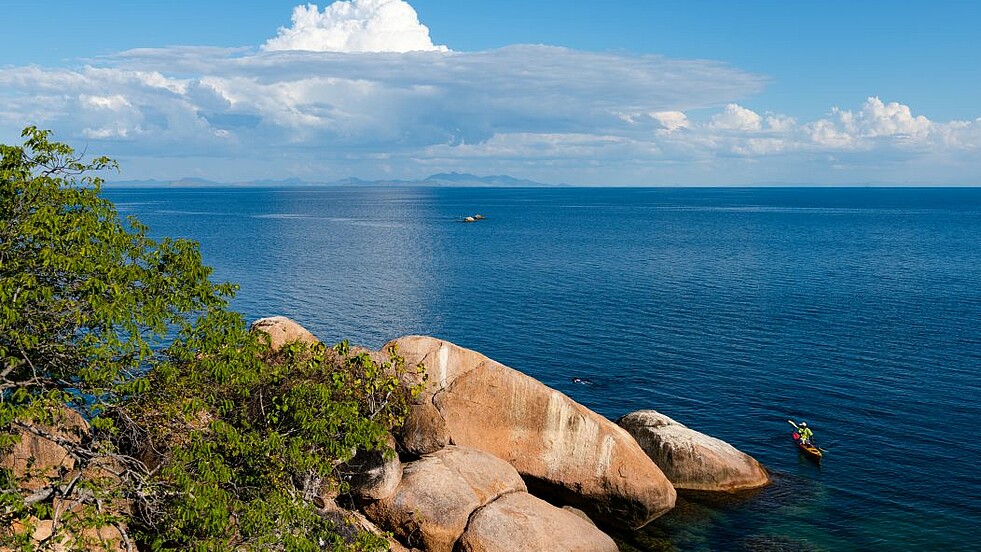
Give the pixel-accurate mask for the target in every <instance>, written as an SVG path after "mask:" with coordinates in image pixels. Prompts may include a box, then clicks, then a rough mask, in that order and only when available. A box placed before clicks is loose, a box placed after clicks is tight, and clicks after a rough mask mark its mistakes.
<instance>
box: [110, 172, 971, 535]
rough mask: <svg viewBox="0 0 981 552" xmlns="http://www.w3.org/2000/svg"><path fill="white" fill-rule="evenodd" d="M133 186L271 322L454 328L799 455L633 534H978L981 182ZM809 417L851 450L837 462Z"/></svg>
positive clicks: (474, 343)
mask: <svg viewBox="0 0 981 552" xmlns="http://www.w3.org/2000/svg"><path fill="white" fill-rule="evenodd" d="M108 195H109V197H110V198H111V199H113V200H114V201H116V202H117V204H118V205H119V207H120V210H121V212H122V213H123V214H136V215H138V217H139V218H140V219H141V220H143V222H145V223H147V224H149V225H150V226H151V228H152V230H153V232H154V233H156V234H159V235H171V236H182V237H190V238H193V239H195V240H198V241H200V242H201V245H202V249H203V251H204V254H205V259H206V262H208V263H209V264H211V265H212V266H214V267H215V268H216V273H217V277H218V279H223V280H231V281H235V282H238V283H240V284H241V285H242V290H241V292H240V293H239V296H238V297H237V298H236V300H235V304H234V305H235V307H236V308H238V309H239V310H241V311H242V312H243V313H245V314H246V316H247V317H248V318H250V319H251V318H257V317H260V316H268V315H273V314H285V315H288V316H291V317H293V318H295V319H296V320H298V321H300V322H301V323H303V324H304V325H305V326H307V327H308V328H310V329H311V330H312V331H313V332H314V333H315V334H317V335H318V336H319V337H320V338H321V339H323V340H325V341H337V340H340V339H345V338H347V339H350V340H351V341H352V342H356V343H361V344H365V345H369V346H372V347H377V346H379V345H381V344H382V343H384V342H385V341H387V340H389V339H391V338H394V337H397V336H399V335H404V334H409V333H419V334H428V335H435V336H439V337H442V338H445V339H449V340H451V341H454V342H456V343H458V344H460V345H462V346H466V347H470V348H473V349H477V350H479V351H481V352H483V353H485V354H487V355H489V356H491V357H493V358H495V359H497V360H500V361H501V362H504V363H505V364H508V365H510V366H512V367H514V368H517V369H519V370H521V371H523V372H526V373H528V374H530V375H532V376H534V377H536V378H538V379H540V380H541V381H543V382H544V383H546V384H548V385H550V386H553V387H555V388H557V389H559V390H561V391H563V392H565V393H566V394H568V395H570V396H571V397H573V398H574V399H576V400H577V401H579V402H581V403H583V404H584V405H586V406H588V407H590V408H592V409H594V410H597V411H598V412H601V413H603V414H605V415H607V416H609V417H611V418H615V417H618V416H620V415H622V414H625V413H627V412H630V411H633V410H637V409H641V408H655V409H658V410H660V411H663V412H665V413H667V414H668V415H670V416H672V417H674V418H675V419H677V420H678V421H680V422H682V423H685V424H687V425H689V426H690V427H692V428H695V429H698V430H701V431H704V432H706V433H709V434H711V435H714V436H717V437H720V438H722V439H725V440H727V441H729V442H730V443H732V444H733V445H735V446H737V447H738V448H740V449H742V450H744V451H745V452H748V453H750V454H752V455H753V456H755V457H756V458H757V459H758V460H760V461H761V462H763V463H764V464H765V465H766V466H767V467H768V468H769V469H770V470H771V472H772V473H773V474H774V484H773V485H772V486H771V487H768V488H766V489H764V490H762V491H760V492H758V493H753V494H751V495H747V496H739V497H728V498H726V499H724V500H720V499H699V498H696V499H693V500H684V501H682V502H681V503H680V505H679V507H678V508H677V509H676V510H675V511H673V512H672V513H670V514H668V515H666V516H665V517H663V518H661V519H659V520H657V521H655V522H654V523H652V524H651V525H650V526H649V527H647V528H645V529H644V530H643V531H642V532H641V533H639V534H636V535H626V536H623V539H624V540H623V542H622V546H624V548H627V547H628V546H632V547H634V548H635V549H640V550H660V549H669V550H670V549H676V550H773V549H777V550H894V549H897V548H899V549H930V550H973V549H976V546H975V544H974V543H973V542H972V539H973V538H974V535H975V533H976V528H977V527H981V506H979V505H978V500H977V499H978V497H981V476H979V475H978V469H977V468H976V466H975V464H976V462H977V458H978V455H979V453H981V445H979V443H978V440H977V439H976V438H975V437H974V434H975V433H976V431H974V428H975V426H976V425H977V421H978V420H981V400H979V390H981V386H979V383H978V374H979V368H981V189H876V188H870V189H865V188H855V189H516V190H494V189H356V188H321V189H262V190H240V189H208V190H110V191H109V193H108ZM475 212H479V213H482V214H484V215H486V216H487V217H488V218H487V219H486V220H484V221H481V222H479V223H474V224H462V223H458V222H456V220H458V219H459V218H460V217H462V216H464V215H467V214H473V213H475ZM574 377H580V378H588V379H589V380H590V381H592V385H579V384H575V383H573V382H572V378H574ZM788 418H793V419H796V420H801V419H806V420H807V421H808V423H809V424H811V425H812V426H813V427H814V428H815V430H816V436H817V439H818V441H819V444H821V445H822V446H824V447H825V448H828V449H829V450H830V452H829V454H828V456H827V458H826V459H825V461H824V462H823V464H822V465H821V466H820V467H818V466H816V465H814V464H813V463H811V462H808V461H806V460H804V459H802V458H800V457H799V456H798V454H797V452H796V450H795V448H794V446H793V443H792V442H791V440H790V429H791V428H790V426H789V425H788V424H787V423H786V420H787V419H788Z"/></svg>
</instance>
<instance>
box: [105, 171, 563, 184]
mask: <svg viewBox="0 0 981 552" xmlns="http://www.w3.org/2000/svg"><path fill="white" fill-rule="evenodd" d="M106 186H107V187H112V188H209V187H219V186H241V187H251V188H267V187H268V188H282V187H300V186H307V187H309V186H365V187H366V186H432V187H487V188H540V187H555V186H567V184H544V183H542V182H535V181H534V180H525V179H523V178H515V177H513V176H507V175H503V174H498V175H491V176H477V175H475V174H469V173H458V172H449V173H438V174H434V175H430V176H427V177H426V178H423V179H421V180H362V179H360V178H344V179H341V180H334V181H329V182H309V181H306V180H300V179H299V178H286V179H283V180H249V181H245V182H218V181H214V180H206V179H203V178H181V179H180V180H115V181H107V182H106Z"/></svg>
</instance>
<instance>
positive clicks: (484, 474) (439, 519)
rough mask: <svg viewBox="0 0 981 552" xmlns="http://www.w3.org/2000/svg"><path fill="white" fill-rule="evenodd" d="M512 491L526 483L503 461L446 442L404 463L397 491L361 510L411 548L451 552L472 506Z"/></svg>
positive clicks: (521, 488)
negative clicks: (443, 446) (427, 453)
mask: <svg viewBox="0 0 981 552" xmlns="http://www.w3.org/2000/svg"><path fill="white" fill-rule="evenodd" d="M516 491H522V492H523V491H527V487H526V486H525V483H524V481H522V479H521V476H519V475H518V472H517V471H515V469H514V468H513V467H512V466H511V465H510V464H508V463H507V462H505V461H503V460H501V459H499V458H497V457H495V456H493V455H490V454H488V453H486V452H483V451H480V450H476V449H469V448H462V447H456V446H448V447H446V448H444V449H443V450H440V451H438V452H435V453H433V454H429V455H426V456H423V457H422V458H420V459H419V460H416V461H415V462H410V463H408V464H405V465H404V467H403V472H402V482H401V484H399V486H398V488H396V489H395V492H394V493H393V494H392V495H391V496H389V497H387V498H384V499H382V500H379V501H376V502H373V503H371V504H369V505H367V506H365V508H364V513H365V515H366V516H368V518H369V519H370V520H371V521H373V522H375V523H377V524H378V525H380V526H381V527H383V528H385V529H388V530H390V531H392V532H393V533H395V535H396V536H397V537H399V539H400V540H401V541H402V542H404V543H405V544H407V545H409V546H413V547H418V548H421V549H423V550H427V551H428V552H452V550H453V546H454V545H455V543H456V541H457V539H459V538H460V535H462V534H463V531H464V529H466V527H467V522H468V521H469V519H470V515H471V514H472V513H473V512H474V510H477V509H478V508H480V507H482V506H484V505H486V504H488V503H490V502H492V501H494V500H495V499H497V498H498V497H499V496H501V495H504V494H507V493H512V492H516Z"/></svg>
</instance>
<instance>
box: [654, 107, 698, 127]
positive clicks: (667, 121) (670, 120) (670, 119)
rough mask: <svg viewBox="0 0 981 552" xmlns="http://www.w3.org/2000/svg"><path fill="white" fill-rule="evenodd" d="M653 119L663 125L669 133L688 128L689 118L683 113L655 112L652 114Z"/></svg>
mask: <svg viewBox="0 0 981 552" xmlns="http://www.w3.org/2000/svg"><path fill="white" fill-rule="evenodd" d="M650 116H651V118H653V119H654V120H656V121H657V122H658V123H660V124H661V127H662V128H663V129H664V130H665V131H667V132H674V131H676V130H678V129H680V128H688V127H689V126H690V123H689V122H688V116H687V115H685V114H684V113H682V112H681V111H655V112H653V113H651V114H650Z"/></svg>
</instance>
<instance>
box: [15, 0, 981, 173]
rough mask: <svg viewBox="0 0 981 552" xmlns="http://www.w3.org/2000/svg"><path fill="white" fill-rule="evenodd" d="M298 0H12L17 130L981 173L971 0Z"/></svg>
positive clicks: (512, 161) (389, 154)
mask: <svg viewBox="0 0 981 552" xmlns="http://www.w3.org/2000/svg"><path fill="white" fill-rule="evenodd" d="M39 6H43V7H39ZM304 6H306V5H305V4H301V5H298V4H297V3H296V2H286V1H278V0H268V1H256V2H243V1H238V2H226V1H208V2H199V1H193V2H192V1H186V0H173V1H171V2H167V3H163V2H128V3H125V2H109V1H101V0H90V1H88V2H78V1H65V0H49V1H48V2H45V3H42V4H39V3H36V2H29V1H25V0H6V1H5V2H4V6H3V10H4V11H3V14H4V15H3V18H2V19H0V52H3V53H2V54H0V141H3V142H5V143H15V142H17V141H18V131H19V129H20V128H21V127H23V126H25V125H27V124H37V125H39V126H41V127H44V128H51V129H53V130H54V131H55V133H56V136H57V137H58V138H59V139H62V140H65V141H68V142H70V143H72V144H74V145H76V146H80V147H85V148H86V149H87V151H90V152H98V153H107V154H110V155H112V156H114V157H116V158H117V159H119V161H120V163H121V165H122V167H123V172H122V174H121V175H119V177H118V178H124V179H137V178H157V179H177V178H181V177H185V176H195V177H203V178H210V179H214V180H219V181H238V180H250V179H260V178H261V179H265V178H290V177H299V178H303V179H306V180H311V181H326V180H333V179H336V178H344V177H347V176H358V177H362V178H417V177H424V176H426V175H428V174H430V173H433V172H442V171H450V170H456V171H467V172H474V173H478V174H497V173H508V174H512V175H514V176H518V177H524V178H531V179H535V180H540V181H545V182H567V183H573V184H587V185H605V184H613V185H732V184H741V185H754V184H774V183H788V184H798V183H804V184H866V183H886V184H890V183H891V184H952V185H963V184H969V185H977V184H978V183H979V180H981V179H979V178H978V175H981V160H979V158H981V155H978V150H979V148H981V120H979V117H981V101H979V100H978V98H981V94H979V93H981V40H978V39H977V29H978V28H981V7H978V3H975V2H967V1H963V2H958V1H948V2H918V1H909V2H854V1H852V2H837V1H823V2H806V3H805V2H786V1H782V2H776V1H761V2H728V1H715V2H707V1H698V0H687V1H653V0H647V1H642V0H623V1H618V2H607V3H587V2H579V1H545V0H538V1H536V2H527V0H525V1H521V2H519V1H516V0H496V1H484V0H469V1H467V2H447V1H445V0H409V2H408V3H406V2H403V1H402V0H353V1H352V2H339V3H336V4H335V5H332V6H330V7H328V6H327V5H326V4H320V5H319V6H317V7H316V8H311V7H304Z"/></svg>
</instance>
